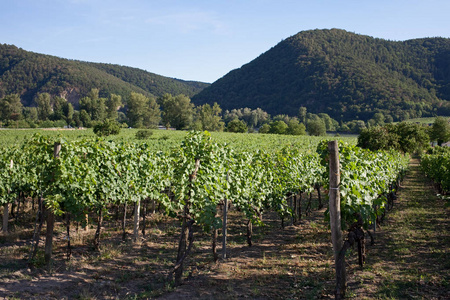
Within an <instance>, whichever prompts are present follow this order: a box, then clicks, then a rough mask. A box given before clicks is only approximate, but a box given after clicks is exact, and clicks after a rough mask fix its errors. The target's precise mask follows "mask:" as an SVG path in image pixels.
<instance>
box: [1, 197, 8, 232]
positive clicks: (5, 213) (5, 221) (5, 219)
mask: <svg viewBox="0 0 450 300" xmlns="http://www.w3.org/2000/svg"><path fill="white" fill-rule="evenodd" d="M8 218H9V203H5V204H4V205H3V229H2V232H3V234H4V235H7V234H8Z"/></svg>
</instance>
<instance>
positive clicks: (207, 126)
mask: <svg viewBox="0 0 450 300" xmlns="http://www.w3.org/2000/svg"><path fill="white" fill-rule="evenodd" d="M221 113H222V109H221V108H220V106H219V105H218V104H217V103H214V105H213V107H211V105H209V104H204V105H202V106H199V107H197V113H196V117H195V121H194V123H195V127H196V128H195V129H197V130H207V131H223V128H224V126H225V123H224V122H223V121H222V117H221Z"/></svg>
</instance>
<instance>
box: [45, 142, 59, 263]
mask: <svg viewBox="0 0 450 300" xmlns="http://www.w3.org/2000/svg"><path fill="white" fill-rule="evenodd" d="M59 152H61V144H60V143H55V145H54V149H53V157H54V158H58V157H59ZM54 226H55V213H54V212H53V211H51V210H49V209H47V232H46V236H45V253H44V258H45V264H47V265H49V264H50V261H51V259H52V247H53V228H54Z"/></svg>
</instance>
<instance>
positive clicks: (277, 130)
mask: <svg viewBox="0 0 450 300" xmlns="http://www.w3.org/2000/svg"><path fill="white" fill-rule="evenodd" d="M287 130H288V125H287V124H286V123H285V122H284V121H282V120H278V121H273V122H272V123H270V130H269V133H274V134H285V133H286V131H287Z"/></svg>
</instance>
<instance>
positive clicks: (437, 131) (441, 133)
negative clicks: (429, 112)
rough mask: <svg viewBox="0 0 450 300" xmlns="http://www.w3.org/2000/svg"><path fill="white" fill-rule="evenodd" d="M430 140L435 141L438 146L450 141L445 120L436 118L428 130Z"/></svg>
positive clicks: (449, 131)
mask: <svg viewBox="0 0 450 300" xmlns="http://www.w3.org/2000/svg"><path fill="white" fill-rule="evenodd" d="M430 139H431V140H433V141H436V142H437V143H438V145H439V146H440V145H442V143H444V142H447V141H448V140H449V139H450V125H449V124H448V120H447V118H444V117H436V118H435V119H434V123H433V126H432V127H431V130H430Z"/></svg>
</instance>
